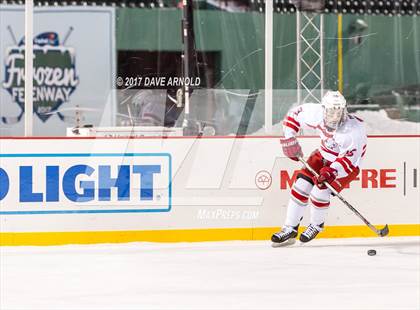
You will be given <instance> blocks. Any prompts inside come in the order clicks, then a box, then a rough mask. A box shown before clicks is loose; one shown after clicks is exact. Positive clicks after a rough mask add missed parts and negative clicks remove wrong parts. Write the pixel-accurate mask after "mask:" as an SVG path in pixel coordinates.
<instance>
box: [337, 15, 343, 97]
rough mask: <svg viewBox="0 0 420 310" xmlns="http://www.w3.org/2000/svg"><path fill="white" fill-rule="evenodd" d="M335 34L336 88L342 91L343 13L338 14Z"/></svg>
mask: <svg viewBox="0 0 420 310" xmlns="http://www.w3.org/2000/svg"><path fill="white" fill-rule="evenodd" d="M337 28H338V29H337V36H338V47H337V53H338V55H337V58H338V59H337V61H338V64H337V66H338V90H339V91H340V93H343V15H341V14H338V17H337Z"/></svg>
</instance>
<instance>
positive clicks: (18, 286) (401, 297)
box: [0, 237, 420, 310]
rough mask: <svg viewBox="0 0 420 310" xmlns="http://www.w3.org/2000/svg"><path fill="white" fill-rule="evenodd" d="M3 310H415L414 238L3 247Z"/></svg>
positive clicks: (419, 244) (418, 259)
mask: <svg viewBox="0 0 420 310" xmlns="http://www.w3.org/2000/svg"><path fill="white" fill-rule="evenodd" d="M368 249H376V251H377V255H376V256H368V255H367V250H368ZM0 309H2V310H5V309H55V310H56V309H393V310H395V309H420V237H398V238H397V237H395V238H382V239H380V238H369V239H319V240H318V239H316V240H313V241H312V242H311V243H309V244H306V245H299V244H295V245H293V246H291V247H287V248H272V247H271V244H270V243H269V242H265V241H242V242H240V241H237V242H209V243H173V244H159V243H129V244H113V245H110V244H107V245H71V246H54V247H0Z"/></svg>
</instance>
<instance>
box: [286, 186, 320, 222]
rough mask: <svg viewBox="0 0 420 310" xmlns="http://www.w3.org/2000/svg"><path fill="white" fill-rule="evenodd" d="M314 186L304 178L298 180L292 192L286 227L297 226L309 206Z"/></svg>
mask: <svg viewBox="0 0 420 310" xmlns="http://www.w3.org/2000/svg"><path fill="white" fill-rule="evenodd" d="M312 187H313V185H312V184H311V183H309V182H308V181H306V180H305V179H303V178H298V179H297V180H296V182H295V183H294V184H293V187H292V189H291V191H290V200H289V204H288V206H287V216H286V222H285V225H287V226H297V225H298V224H299V222H300V220H301V218H302V216H303V213H304V212H305V209H306V206H307V205H308V200H309V193H310V192H311V190H312Z"/></svg>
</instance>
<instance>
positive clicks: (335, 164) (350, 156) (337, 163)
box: [283, 103, 367, 178]
mask: <svg viewBox="0 0 420 310" xmlns="http://www.w3.org/2000/svg"><path fill="white" fill-rule="evenodd" d="M302 128H312V129H315V130H316V131H317V133H318V134H319V136H320V137H321V145H320V146H319V148H318V150H319V151H320V153H321V155H322V157H323V158H325V159H326V160H328V161H330V162H331V165H330V167H332V168H334V169H336V170H337V172H338V177H339V178H342V177H346V176H347V175H348V174H350V173H351V172H352V171H353V170H354V169H356V168H358V167H360V165H361V163H362V159H363V156H364V155H365V153H366V143H367V137H366V131H365V127H364V125H363V121H362V120H361V119H360V118H358V117H355V116H353V115H350V114H349V115H348V116H347V119H346V120H345V121H344V123H343V124H342V125H341V126H340V127H339V128H338V129H337V130H335V131H328V130H327V129H326V127H325V125H324V116H323V107H322V106H321V105H320V104H315V103H306V104H302V105H300V106H298V107H296V108H293V109H291V110H290V111H289V113H288V114H287V116H286V117H285V119H284V121H283V131H284V136H285V137H286V138H290V137H292V136H296V135H297V134H298V133H299V131H300V130H301V129H302Z"/></svg>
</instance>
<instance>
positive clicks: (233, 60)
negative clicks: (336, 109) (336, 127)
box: [116, 8, 420, 98]
mask: <svg viewBox="0 0 420 310" xmlns="http://www.w3.org/2000/svg"><path fill="white" fill-rule="evenodd" d="M181 17H182V12H181V10H178V9H153V10H151V9H128V8H121V9H118V10H117V24H116V25H117V27H116V28H117V48H118V49H120V50H153V51H157V50H162V51H180V50H181V49H182V44H181V41H180V38H181V25H180V21H181ZM358 18H359V19H362V20H364V21H365V22H366V23H367V25H368V28H367V29H366V30H364V31H363V32H361V33H360V35H362V36H363V37H362V41H361V43H360V44H356V43H354V41H353V40H352V39H349V37H351V36H354V34H352V33H349V26H350V25H351V24H352V23H354V21H355V20H356V19H358ZM417 20H418V18H417V17H415V16H414V17H410V16H402V17H388V16H354V15H344V17H343V36H344V37H345V39H344V40H343V43H344V49H343V63H344V90H345V94H346V95H347V96H349V97H352V98H355V97H363V96H366V95H372V94H374V93H378V92H381V91H384V90H389V89H391V88H395V87H400V86H405V85H410V84H419V81H420V43H419V39H420V38H419V34H420V24H419V23H418V21H417ZM295 22H296V21H295V15H283V14H275V16H274V64H273V72H274V81H273V85H274V88H275V89H294V88H296V60H295V57H296V43H295V42H296V32H295V31H296V28H295ZM324 29H325V45H324V46H325V67H324V68H325V84H326V87H327V88H337V87H338V82H337V16H336V15H326V16H325V27H324ZM195 33H196V43H197V48H198V49H199V50H203V51H219V52H220V54H221V60H220V61H221V63H220V65H221V67H220V73H219V77H220V81H219V83H218V84H217V87H220V88H227V89H261V88H264V15H263V14H260V13H256V12H252V13H251V12H247V13H228V12H221V11H215V10H197V11H196V12H195Z"/></svg>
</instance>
